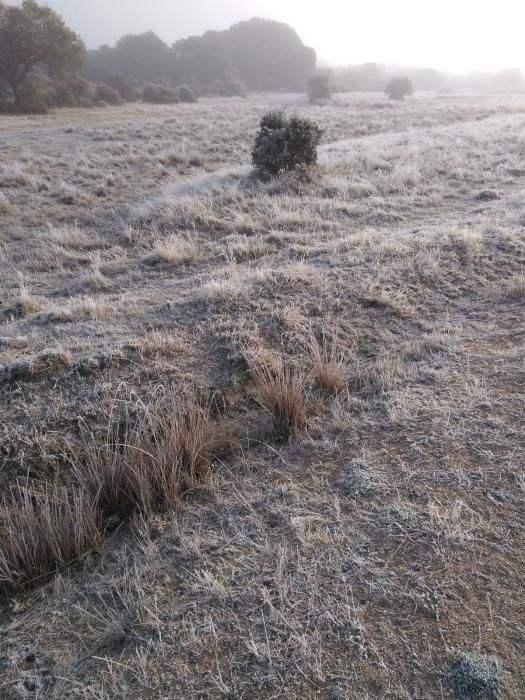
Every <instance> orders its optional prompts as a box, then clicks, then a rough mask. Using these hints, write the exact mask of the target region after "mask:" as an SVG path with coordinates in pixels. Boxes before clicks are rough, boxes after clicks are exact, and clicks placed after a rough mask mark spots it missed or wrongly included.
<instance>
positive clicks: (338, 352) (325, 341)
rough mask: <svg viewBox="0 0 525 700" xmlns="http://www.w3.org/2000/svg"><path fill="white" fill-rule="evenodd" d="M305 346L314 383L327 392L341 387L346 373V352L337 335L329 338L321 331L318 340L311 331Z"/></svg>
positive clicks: (344, 382) (338, 389)
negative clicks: (320, 337) (320, 336)
mask: <svg viewBox="0 0 525 700" xmlns="http://www.w3.org/2000/svg"><path fill="white" fill-rule="evenodd" d="M306 348H307V351H308V354H309V355H310V359H311V363H312V374H313V379H314V383H315V385H316V386H318V387H319V388H320V389H322V390H324V391H326V392H328V393H334V392H337V391H340V390H341V389H343V388H344V386H345V385H346V380H347V374H348V369H347V368H348V352H347V350H346V348H344V347H342V345H341V341H340V340H339V338H338V337H337V335H335V336H333V337H332V338H331V339H330V338H328V337H327V335H326V334H325V333H324V332H323V334H322V339H321V341H319V340H318V339H317V338H316V337H315V336H314V335H313V333H312V334H310V336H309V337H308V338H307V341H306Z"/></svg>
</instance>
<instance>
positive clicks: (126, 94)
mask: <svg viewBox="0 0 525 700" xmlns="http://www.w3.org/2000/svg"><path fill="white" fill-rule="evenodd" d="M106 85H109V87H111V88H113V90H116V91H117V92H118V94H119V95H120V97H121V98H122V99H123V100H124V102H136V101H137V93H136V92H135V88H134V87H133V85H132V84H131V83H130V82H129V80H128V79H127V78H126V77H125V76H123V75H112V76H111V77H110V78H107V80H106Z"/></svg>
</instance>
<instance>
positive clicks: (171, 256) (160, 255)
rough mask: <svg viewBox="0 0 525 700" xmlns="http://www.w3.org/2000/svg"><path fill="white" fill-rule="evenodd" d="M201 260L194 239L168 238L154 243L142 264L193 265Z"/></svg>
mask: <svg viewBox="0 0 525 700" xmlns="http://www.w3.org/2000/svg"><path fill="white" fill-rule="evenodd" d="M203 259H204V258H203V255H202V252H201V251H200V250H199V246H198V243H197V241H196V240H195V239H194V238H190V237H181V236H170V237H169V238H166V239H165V240H161V241H156V242H155V244H154V246H153V250H152V251H151V253H148V254H147V255H145V256H144V257H143V258H142V262H143V263H144V264H146V265H159V264H162V263H168V264H172V265H189V264H193V265H195V264H197V263H198V262H202V260H203Z"/></svg>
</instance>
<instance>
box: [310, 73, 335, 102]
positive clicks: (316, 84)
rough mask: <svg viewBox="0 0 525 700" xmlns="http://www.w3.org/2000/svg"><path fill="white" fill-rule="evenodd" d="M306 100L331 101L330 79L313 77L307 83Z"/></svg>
mask: <svg viewBox="0 0 525 700" xmlns="http://www.w3.org/2000/svg"><path fill="white" fill-rule="evenodd" d="M308 98H309V99H310V102H320V101H324V100H331V99H332V90H331V88H330V79H329V77H328V76H327V75H320V74H319V75H313V76H312V77H311V78H310V79H309V81H308Z"/></svg>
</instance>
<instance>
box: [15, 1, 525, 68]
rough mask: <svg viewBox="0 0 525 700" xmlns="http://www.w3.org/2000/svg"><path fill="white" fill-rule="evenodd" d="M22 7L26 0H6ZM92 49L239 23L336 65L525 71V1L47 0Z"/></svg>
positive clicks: (171, 41)
mask: <svg viewBox="0 0 525 700" xmlns="http://www.w3.org/2000/svg"><path fill="white" fill-rule="evenodd" d="M8 2H12V3H13V4H18V3H19V2H20V0H8ZM46 4H48V5H49V6H51V7H53V8H54V9H55V10H57V11H58V12H59V13H60V14H62V15H63V17H64V18H65V20H66V22H67V23H68V24H69V26H71V27H72V28H73V29H75V30H76V31H77V32H79V33H80V34H81V35H82V36H83V38H84V40H85V41H86V43H87V45H88V47H89V48H93V47H97V46H99V45H100V44H103V43H109V44H113V43H114V42H115V41H116V39H118V38H119V37H120V36H121V35H122V34H126V33H130V32H141V31H145V30H147V29H153V31H155V32H156V33H157V34H159V36H161V37H162V38H163V39H164V40H165V41H166V42H167V43H169V44H171V43H173V41H175V40H176V39H178V38H181V37H185V36H188V35H190V34H201V33H203V32H204V31H206V30H207V29H225V28H226V27H228V26H229V25H231V24H233V23H234V22H237V21H239V20H241V19H249V18H250V17H253V16H261V17H267V18H269V19H276V20H281V21H284V22H288V23H289V24H291V25H292V26H293V27H294V28H295V29H296V30H297V31H298V32H299V34H300V35H301V37H302V39H303V40H304V42H305V43H306V44H308V45H310V46H313V47H314V48H315V49H316V51H317V54H318V57H319V60H320V61H322V62H328V63H331V64H340V65H343V64H350V63H363V62H365V61H377V62H379V63H391V64H412V65H418V66H425V67H434V68H441V69H445V70H450V71H455V72H465V71H468V70H474V69H478V70H498V69H502V68H510V67H518V68H521V69H522V70H524V71H525V40H524V36H525V0H315V1H313V2H312V1H311V0H46Z"/></svg>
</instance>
